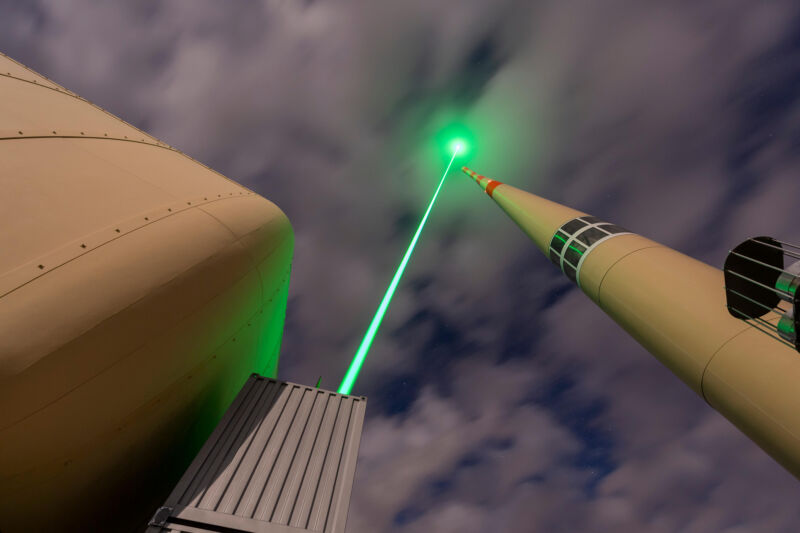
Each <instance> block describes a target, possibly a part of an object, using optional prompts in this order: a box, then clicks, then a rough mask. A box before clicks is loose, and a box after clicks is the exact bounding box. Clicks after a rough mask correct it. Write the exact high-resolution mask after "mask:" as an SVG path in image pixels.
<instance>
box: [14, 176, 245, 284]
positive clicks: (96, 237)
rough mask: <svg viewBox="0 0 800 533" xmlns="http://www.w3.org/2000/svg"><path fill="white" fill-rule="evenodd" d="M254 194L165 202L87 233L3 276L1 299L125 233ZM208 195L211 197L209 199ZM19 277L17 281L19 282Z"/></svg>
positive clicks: (222, 195)
mask: <svg viewBox="0 0 800 533" xmlns="http://www.w3.org/2000/svg"><path fill="white" fill-rule="evenodd" d="M253 194H255V193H252V192H247V193H246V194H245V193H244V192H243V191H242V192H239V194H233V193H232V192H229V193H228V194H227V195H224V194H223V193H218V196H217V197H216V198H213V195H212V194H209V195H207V196H203V197H201V198H199V199H192V200H182V201H176V202H172V203H169V204H166V205H162V206H161V207H159V208H157V209H152V210H150V211H146V212H144V213H140V214H139V215H136V216H134V217H130V218H127V219H125V220H123V221H122V222H118V223H116V224H110V225H108V226H106V227H105V228H102V229H100V230H97V231H94V232H92V233H89V234H88V235H85V236H83V237H81V238H79V239H74V240H72V241H70V242H69V243H68V244H66V245H64V246H61V247H59V248H57V249H55V250H53V251H51V252H48V253H47V254H45V255H43V256H39V257H38V258H36V259H33V260H30V261H28V262H26V263H23V264H22V265H20V266H18V267H17V268H15V269H13V270H11V271H9V272H6V273H4V274H3V275H0V299H2V298H4V297H5V296H8V295H9V294H11V293H13V292H14V291H16V290H18V289H20V288H22V287H24V286H25V285H27V284H29V283H31V282H33V281H35V280H36V279H38V278H40V277H41V276H44V275H46V274H48V273H49V272H53V271H54V270H57V269H59V268H61V267H62V266H64V265H66V264H67V263H70V262H72V261H74V260H75V259H77V258H79V257H81V256H83V255H85V254H87V253H89V252H91V251H93V250H96V249H98V248H100V247H102V246H105V245H106V244H108V243H110V242H112V241H115V240H117V239H119V238H121V237H124V236H125V235H128V234H130V233H132V232H134V231H136V230H138V229H141V228H143V227H145V226H149V225H150V224H153V223H155V222H158V221H160V220H164V219H166V218H168V217H171V216H173V215H177V214H178V213H182V212H183V211H188V210H189V209H194V208H198V207H200V206H202V205H206V204H210V203H212V202H219V201H221V200H230V199H232V198H240V197H242V196H251V195H253ZM208 198H211V199H210V200H209V199H208ZM200 211H202V212H203V213H204V214H206V215H208V216H210V215H209V214H208V213H207V212H206V211H205V210H203V209H200ZM212 218H213V217H212ZM214 220H215V221H216V222H219V221H218V220H217V219H216V218H214ZM123 228H124V231H123ZM226 229H227V228H226ZM229 231H230V230H229ZM234 238H235V236H234ZM248 256H249V254H248ZM50 265H52V266H50ZM15 279H16V280H17V281H15Z"/></svg>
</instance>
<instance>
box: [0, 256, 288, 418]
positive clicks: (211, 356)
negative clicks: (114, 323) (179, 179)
mask: <svg viewBox="0 0 800 533" xmlns="http://www.w3.org/2000/svg"><path fill="white" fill-rule="evenodd" d="M190 270H191V269H190ZM186 272H188V270H187V271H184V272H181V273H180V274H178V276H176V277H175V278H173V279H172V280H170V281H169V282H167V283H171V282H172V281H173V280H174V279H177V278H178V277H180V276H182V275H184V274H185V273H186ZM246 276H247V274H245V275H244V276H242V277H241V278H238V279H236V280H234V281H233V283H232V284H231V285H234V284H236V283H238V282H239V281H241V280H242V279H244V278H245V277H246ZM288 281H289V278H288V276H287V277H284V278H282V279H281V281H280V283H279V284H278V287H277V288H276V289H275V291H273V293H272V295H271V300H272V299H274V298H275V295H276V294H278V293H279V292H280V291H281V290H282V289H283V286H284V284H286V283H288ZM216 296H218V295H216ZM216 296H214V297H216ZM142 299H143V298H140V299H139V300H136V301H135V302H131V303H130V304H129V305H127V306H125V307H124V308H122V309H120V310H119V311H118V312H116V313H114V314H113V315H110V316H108V317H107V318H106V319H104V320H102V321H100V322H98V323H97V324H95V325H94V326H92V327H91V328H89V329H88V330H87V331H91V330H93V329H95V328H96V327H98V326H100V325H101V324H103V323H105V322H106V321H108V320H110V319H112V318H114V317H115V316H117V315H118V314H119V313H122V312H124V311H126V310H127V309H129V308H130V307H132V306H134V305H136V304H137V303H139V302H140V301H141V300H142ZM271 300H268V301H267V303H269V302H270V301H271ZM266 307H267V306H266V304H265V302H263V301H262V302H261V306H260V307H259V308H258V309H257V310H256V311H255V312H254V313H253V314H252V315H250V316H249V317H248V319H247V320H246V321H245V322H244V324H243V325H242V326H241V327H239V329H237V330H236V331H234V332H233V334H231V335H230V336H229V337H228V338H226V339H225V340H224V341H222V343H221V344H219V345H218V346H215V347H214V348H213V349H212V350H211V351H210V352H209V356H208V357H207V358H206V359H204V360H203V361H202V362H200V363H199V364H198V365H196V366H194V367H192V369H195V368H197V367H199V366H200V365H202V364H203V363H205V362H207V361H208V360H210V359H214V358H215V357H216V352H218V351H219V349H220V348H222V347H223V346H224V345H225V344H227V343H228V342H230V341H231V339H234V338H236V336H237V335H239V332H240V331H242V330H244V329H245V328H247V327H252V326H248V325H247V324H248V322H249V323H250V324H253V323H254V322H255V320H254V317H256V316H257V315H259V314H263V312H264V309H265V308H266ZM196 312H197V309H195V310H194V311H193V312H191V313H189V315H187V316H186V317H184V318H183V319H181V320H180V321H179V322H178V323H179V324H180V323H181V322H183V321H185V320H187V319H188V318H189V317H191V316H192V315H194V314H195V313H196ZM84 333H86V332H84ZM62 346H63V345H62ZM60 348H61V346H59V348H57V349H60ZM140 348H141V346H139V347H137V348H135V349H133V350H131V351H130V352H128V353H126V354H124V355H123V356H122V357H120V358H119V359H117V360H116V361H113V362H112V363H111V364H110V365H108V366H106V367H104V368H102V369H101V370H100V371H98V372H97V373H96V374H93V375H91V376H89V377H88V378H87V379H86V380H84V381H82V382H80V383H78V384H77V385H75V386H74V387H72V388H71V389H69V390H67V391H64V393H63V394H61V395H59V396H58V397H56V398H53V400H52V401H51V402H48V403H47V404H45V405H43V406H40V407H39V408H37V409H35V410H34V411H32V412H30V413H28V414H27V415H25V416H23V417H22V418H19V419H17V420H15V421H14V422H12V423H10V424H8V425H7V426H4V427H0V431H5V430H7V429H8V428H11V427H14V426H15V425H17V424H19V423H21V422H23V421H25V420H27V419H28V418H30V417H32V416H34V415H36V414H37V413H39V412H40V411H42V410H44V409H46V408H47V407H49V406H50V405H52V404H53V403H55V402H57V401H59V400H61V399H62V398H64V397H65V396H68V395H69V394H71V393H73V392H75V391H76V390H77V389H79V388H81V387H82V386H84V385H86V384H87V383H89V382H90V381H92V380H94V379H97V378H98V377H99V376H100V375H102V374H104V373H106V372H107V371H109V370H110V369H111V368H113V367H115V366H116V365H118V364H119V363H120V362H122V361H124V360H125V359H127V358H128V357H130V356H131V355H132V354H134V353H136V351H138V350H139V349H140ZM189 374H192V371H189V372H188V373H187V374H184V375H183V376H181V377H179V378H178V379H177V380H176V381H174V382H173V384H175V383H177V382H178V381H180V380H182V379H183V378H184V377H185V376H186V375H189ZM147 403H149V402H145V403H143V404H142V405H140V406H138V407H137V409H138V408H141V407H142V406H144V405H147ZM132 412H135V409H134V411H132ZM121 427H125V424H123V425H122V426H121Z"/></svg>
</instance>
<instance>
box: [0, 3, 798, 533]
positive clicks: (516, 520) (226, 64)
mask: <svg viewBox="0 0 800 533" xmlns="http://www.w3.org/2000/svg"><path fill="white" fill-rule="evenodd" d="M0 50H2V51H3V52H4V53H6V54H8V55H9V56H11V57H12V58H14V59H16V60H18V61H20V62H22V63H24V64H26V65H28V66H30V67H31V68H33V69H35V70H37V71H39V72H40V73H42V74H44V75H45V76H48V77H50V78H51V79H53V80H54V81H56V82H58V83H60V84H61V85H64V86H65V87H67V88H69V89H71V90H73V91H75V92H77V93H79V94H80V95H82V96H84V97H86V98H88V99H89V100H91V101H93V102H95V103H97V104H98V105H101V106H103V107H104V108H106V109H108V110H109V111H111V112H112V113H114V114H116V115H117V116H120V117H121V118H123V119H125V120H127V121H129V122H131V123H133V124H134V125H136V126H138V127H140V128H142V129H144V130H146V131H148V132H150V133H152V134H153V135H155V136H157V137H159V138H161V139H162V140H164V141H165V142H167V143H170V144H172V145H173V146H175V147H177V148H179V149H181V150H182V151H184V152H185V153H187V154H189V155H191V156H192V157H194V158H196V159H198V160H200V161H202V162H204V163H206V164H208V165H209V166H211V167H213V168H214V169H216V170H218V171H220V172H222V173H223V174H225V175H227V176H229V177H231V178H233V179H235V180H237V181H239V182H241V183H242V184H244V185H246V186H248V187H250V188H252V189H253V190H255V191H256V192H258V193H260V194H261V195H263V196H265V197H267V198H269V199H270V200H272V201H274V202H275V203H276V204H278V205H279V206H280V207H281V208H282V209H283V210H284V211H285V212H286V214H287V215H288V216H289V219H290V220H291V222H292V225H293V227H294V231H295V235H296V250H295V257H294V264H293V274H292V281H291V291H290V297H289V304H288V311H287V322H286V330H285V334H284V341H283V348H282V355H281V362H280V368H279V377H280V378H282V379H286V380H290V381H296V382H301V383H307V384H313V383H315V382H316V379H317V377H318V376H319V375H322V376H323V386H327V387H329V388H335V387H336V386H337V384H338V382H339V380H340V379H341V377H342V376H343V374H344V371H345V370H346V367H347V365H348V363H349V360H350V358H351V357H352V355H353V353H354V351H355V349H356V348H357V346H358V344H359V342H360V340H361V337H362V335H363V334H364V331H365V330H366V327H367V325H368V323H369V321H370V319H371V317H372V315H373V313H374V311H375V309H376V307H377V305H378V303H379V301H380V298H381V296H382V294H383V291H384V290H385V288H386V286H387V284H388V283H389V280H390V279H391V276H392V274H393V273H394V269H395V268H396V265H397V263H398V262H399V261H400V259H401V257H402V254H403V252H404V251H405V248H406V246H407V245H408V242H409V240H410V238H411V236H412V235H413V232H414V230H415V229H416V225H417V223H418V221H419V218H420V217H421V216H422V213H423V212H424V210H425V207H426V205H427V202H428V201H429V199H430V196H431V195H432V193H433V191H434V189H435V187H436V184H437V182H438V179H439V177H440V175H441V172H442V170H443V167H444V164H446V162H447V159H443V158H442V154H440V153H438V152H437V150H438V149H437V147H436V142H437V141H436V140H437V134H438V133H439V132H440V131H441V129H442V128H443V127H445V126H446V125H447V124H450V123H453V122H457V123H462V124H465V125H466V126H467V127H469V128H471V129H472V130H473V132H474V134H475V137H476V143H475V150H474V151H473V153H472V154H471V157H470V159H469V160H468V161H463V163H465V164H469V165H470V166H471V167H473V168H475V169H476V170H478V171H479V172H481V173H483V174H487V175H489V176H492V177H495V178H497V179H500V180H501V181H504V182H507V183H509V184H512V185H514V186H516V187H519V188H522V189H525V190H528V191H531V192H533V193H535V194H539V195H541V196H544V197H546V198H548V199H551V200H554V201H557V202H560V203H563V204H566V205H569V206H571V207H574V208H576V209H579V210H581V211H585V212H588V213H591V214H593V215H597V216H599V217H601V218H603V219H606V220H609V221H612V222H615V223H617V224H620V225H623V226H625V227H627V228H630V229H631V230H633V231H636V232H637V233H640V234H642V235H644V236H646V237H649V238H652V239H654V240H656V241H659V242H661V243H663V244H665V245H667V246H670V247H672V248H675V249H677V250H679V251H681V252H684V253H686V254H689V255H691V256H693V257H696V258H698V259H700V260H702V261H705V262H707V263H709V264H711V265H715V266H721V265H722V263H723V261H724V258H725V255H726V253H727V251H728V249H729V248H731V247H733V246H734V245H736V244H738V243H739V242H740V241H742V240H743V239H745V238H747V237H749V236H752V235H772V236H774V237H776V238H779V239H781V240H787V241H789V242H800V226H798V223H797V208H796V205H797V201H798V199H800V178H798V176H797V171H798V169H800V150H798V147H800V5H798V3H797V2H796V0H794V1H792V0H789V1H770V2H758V1H755V0H753V1H745V0H724V1H723V0H705V1H702V2H697V1H692V0H685V1H664V2H643V1H641V0H603V1H602V2H599V1H589V0H585V1H583V0H570V1H565V0H560V1H559V0H548V1H545V0H541V1H540V0H535V1H534V0H460V1H459V0H402V1H395V2H386V1H383V2H380V1H367V0H360V1H358V0H316V1H312V0H306V1H300V0H283V1H272V0H264V1H260V2H256V1H224V2H223V1H219V0H218V1H210V0H182V1H177V0H169V1H146V2H145V1H140V2H128V3H112V2H100V1H90V0H69V1H66V0H39V1H35V2H34V1H31V2H18V1H3V0H0ZM799 386H800V385H799ZM354 392H355V393H358V394H363V395H366V396H368V397H369V407H368V414H367V422H366V425H365V430H364V435H363V439H362V443H361V453H360V455H361V456H360V459H359V464H358V469H357V473H356V481H355V486H354V492H353V498H352V502H351V507H350V518H349V521H348V532H350V533H372V532H377V531H381V532H383V531H386V532H402V533H406V532H408V533H412V532H441V533H448V532H459V533H471V532H496V531H504V532H506V531H507V532H533V531H537V532H539V531H541V532H560V531H565V532H605V531H634V532H638V531H641V532H657V533H661V532H675V531H682V532H687V533H701V532H726V533H746V532H759V533H761V532H794V531H797V530H798V523H800V506H799V505H798V501H800V485H798V482H797V481H796V480H795V478H793V477H792V476H791V475H790V474H789V473H787V472H786V471H785V470H783V469H782V468H781V467H779V466H778V465H777V463H775V462H774V461H773V460H772V459H770V458H769V457H768V456H767V455H766V454H765V453H764V452H762V451H761V450H760V449H759V448H758V447H756V446H755V445H754V444H753V443H751V442H750V441H749V440H748V439H747V438H746V437H744V436H743V435H742V434H741V433H739V431H738V430H736V429H735V428H734V427H733V426H732V425H731V424H730V423H729V422H727V421H726V420H725V419H724V418H723V417H721V416H720V415H718V414H717V413H716V412H715V411H713V410H712V409H711V408H710V407H709V406H708V405H707V404H706V403H705V402H704V401H703V400H702V398H700V397H698V396H696V395H695V394H694V393H693V392H692V391H691V390H690V389H689V388H688V387H687V386H686V385H684V384H683V383H682V382H681V381H680V380H679V379H678V378H676V377H675V376H673V375H672V374H671V373H670V372H669V371H667V370H666V368H664V367H663V366H661V364H660V363H658V361H656V360H655V359H654V358H653V357H652V356H651V355H650V354H648V353H647V352H646V351H645V350H644V349H643V348H641V347H640V346H639V345H638V344H636V342H635V341H633V340H632V339H631V338H630V337H628V336H627V334H625V333H624V332H623V331H622V330H621V329H620V328H619V327H618V326H617V325H616V324H615V323H614V322H613V321H612V320H611V319H609V318H608V317H606V316H605V315H604V314H603V313H602V312H601V311H600V310H599V309H598V308H597V307H596V306H595V305H594V304H593V303H591V301H590V300H589V299H588V298H586V297H585V296H584V295H583V294H582V293H581V292H580V290H578V289H577V288H576V287H575V286H574V285H573V284H572V283H570V282H569V281H568V280H567V279H566V278H564V277H563V275H562V274H561V273H560V272H558V271H557V269H555V268H554V267H553V265H552V264H551V263H550V262H549V261H548V260H547V259H546V258H545V257H543V256H542V255H541V254H540V253H539V252H538V250H537V249H536V248H535V247H534V245H533V244H532V243H531V242H530V241H529V240H528V239H527V238H526V237H525V235H524V234H523V233H522V232H521V231H520V230H519V229H518V228H517V227H516V226H515V225H514V224H513V222H511V220H509V219H508V218H507V217H506V216H505V214H504V213H503V212H502V211H501V210H500V209H498V208H497V206H496V205H494V204H493V202H492V201H491V200H490V199H489V198H487V197H486V196H485V195H484V194H482V193H481V192H480V191H479V190H478V189H477V187H476V186H475V185H474V184H473V183H472V182H470V181H469V180H467V179H466V178H465V177H464V176H463V175H461V174H459V173H456V172H453V173H452V174H451V175H450V177H449V178H448V180H447V182H446V183H445V186H444V188H443V190H442V194H441V196H440V199H439V203H438V204H437V206H436V208H435V209H434V211H433V213H432V215H431V218H430V220H429V224H428V227H427V229H426V231H425V232H424V233H423V235H422V238H421V240H420V243H419V246H418V248H417V252H416V255H415V256H414V257H413V258H412V260H411V263H410V265H409V268H408V271H407V273H406V277H405V278H404V279H403V282H402V284H401V286H400V290H399V291H398V293H397V296H396V298H395V300H394V302H393V304H392V307H391V308H390V310H389V313H388V314H387V317H386V321H385V322H384V325H383V327H382V329H381V331H380V334H379V336H378V339H377V340H376V342H375V344H374V346H373V349H372V351H371V353H370V356H369V359H368V361H367V364H366V365H365V367H364V371H363V373H362V375H361V377H360V379H359V382H358V383H357V385H356V388H355V391H354Z"/></svg>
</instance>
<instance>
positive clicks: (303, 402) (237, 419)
mask: <svg viewBox="0 0 800 533" xmlns="http://www.w3.org/2000/svg"><path fill="white" fill-rule="evenodd" d="M366 403H367V401H366V398H365V397H360V396H345V395H341V394H337V393H335V392H332V391H327V390H323V389H317V388H313V387H307V386H305V385H297V384H294V383H285V382H281V381H276V380H273V379H269V378H265V377H262V376H259V375H257V374H253V375H252V376H251V377H250V379H248V381H247V383H246V384H245V386H244V387H243V388H242V390H241V392H240V393H239V395H238V396H237V397H236V399H235V400H234V402H233V404H232V405H231V406H230V408H229V409H228V411H227V412H226V413H225V416H224V417H223V418H222V421H221V422H220V423H219V425H218V426H217V428H216V429H215V430H214V432H213V433H212V434H211V437H209V439H208V441H207V442H206V443H205V445H204V446H203V448H202V449H201V450H200V453H199V454H198V455H197V457H196V458H195V460H194V461H193V462H192V464H191V466H190V467H189V469H188V470H187V471H186V473H185V474H184V475H183V477H182V478H181V480H180V482H179V483H178V485H177V486H176V487H175V489H174V490H173V491H172V494H171V495H170V496H169V498H168V499H167V501H166V503H165V504H164V506H163V507H161V508H160V509H158V511H156V513H155V515H154V516H153V519H152V520H151V521H150V524H149V526H150V527H149V528H148V530H147V531H148V533H157V532H162V531H185V532H202V531H253V532H255V531H258V532H267V533H290V532H292V531H297V529H301V530H307V531H324V532H326V533H339V532H343V531H344V528H345V522H346V520H347V510H348V507H349V502H350V491H351V489H352V486H353V476H354V474H355V468H356V459H357V457H358V446H359V442H360V440H361V430H362V426H363V422H364V412H365V409H366Z"/></svg>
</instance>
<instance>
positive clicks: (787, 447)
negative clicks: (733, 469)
mask: <svg viewBox="0 0 800 533" xmlns="http://www.w3.org/2000/svg"><path fill="white" fill-rule="evenodd" d="M462 171H463V172H464V173H465V174H466V175H467V176H469V177H471V178H472V179H473V180H474V181H475V182H476V183H477V184H478V185H479V186H480V187H481V189H483V190H484V191H485V192H486V193H487V194H488V195H489V196H490V197H491V198H492V199H493V200H494V201H495V202H496V203H497V204H498V205H499V206H500V207H501V208H502V209H503V210H504V211H505V212H506V213H507V214H508V215H509V216H510V217H511V219H512V220H514V222H516V223H517V225H518V226H519V227H520V228H521V229H522V230H523V231H524V232H525V233H526V234H527V235H528V236H529V237H530V238H531V240H533V242H534V243H535V244H536V246H537V247H538V248H539V249H540V250H541V251H542V252H543V253H544V254H545V255H547V256H548V257H549V258H550V260H551V261H552V262H553V263H554V264H555V265H556V266H557V267H558V268H560V269H561V271H562V272H563V273H564V274H565V275H566V276H567V277H568V278H569V279H570V280H572V281H573V282H575V283H576V284H577V285H578V287H580V289H581V290H582V291H583V292H584V293H585V294H586V295H587V296H588V297H589V298H590V299H591V300H592V301H594V302H595V303H596V304H597V305H598V306H600V308H601V309H602V310H603V311H605V313H606V314H608V315H609V316H610V317H611V318H612V319H614V321H615V322H617V324H619V325H620V326H621V327H622V328H623V329H625V330H626V331H627V332H628V333H629V334H630V335H631V336H633V337H634V338H635V339H636V340H637V341H638V342H639V343H640V344H641V345H642V346H644V347H645V348H646V349H647V350H648V351H649V352H650V353H652V354H653V355H654V356H655V357H656V358H657V359H658V360H659V361H661V363H663V364H664V365H665V366H666V367H667V368H669V369H670V370H671V371H672V372H673V373H675V374H676V375H677V376H678V377H679V378H681V379H682V380H683V381H684V382H685V383H686V384H687V385H688V386H689V387H691V388H692V390H694V391H695V392H696V393H697V394H699V395H700V396H702V397H703V398H704V399H705V400H706V401H707V402H708V403H709V405H711V406H712V407H713V408H714V409H716V410H717V411H718V412H720V413H721V414H722V415H723V416H725V417H726V418H727V419H728V420H730V421H731V422H732V423H733V424H734V425H736V426H737V427H738V428H739V429H740V430H741V431H742V432H744V433H745V434H746V435H747V436H748V437H750V438H751V439H752V440H753V441H754V442H755V443H756V444H758V445H759V446H760V447H761V448H762V449H763V450H764V451H766V452H767V453H768V454H769V455H771V456H772V457H773V458H774V459H775V460H776V461H778V462H779V463H780V464H781V465H783V466H784V467H785V468H786V469H787V470H789V472H791V473H792V474H793V475H794V476H795V477H797V478H800V354H799V353H798V350H799V349H800V343H798V339H797V333H796V332H797V331H798V330H799V329H800V328H798V316H800V314H799V313H798V299H799V298H800V294H798V290H797V288H798V286H800V262H798V260H800V248H798V247H797V246H795V245H791V244H789V243H784V242H780V241H778V240H776V239H773V238H770V237H756V238H753V239H748V240H747V241H745V242H743V243H741V244H740V245H739V246H737V247H736V248H734V249H733V250H732V251H731V252H730V254H729V255H728V258H727V260H726V262H725V267H724V270H719V269H717V268H714V267H712V266H709V265H707V264H705V263H702V262H700V261H698V260H696V259H693V258H691V257H689V256H686V255H684V254H682V253H679V252H677V251H675V250H672V249H670V248H668V247H666V246H663V245H661V244H659V243H657V242H654V241H651V240H650V239H647V238H645V237H642V236H640V235H637V234H635V233H633V232H631V231H628V230H626V229H624V228H621V227H619V226H617V225H615V224H612V223H608V222H605V221H602V220H600V219H598V218H597V217H593V216H590V215H588V214H586V213H583V212H581V211H577V210H575V209H572V208H569V207H566V206H563V205H560V204H557V203H555V202H551V201H549V200H545V199H544V198H541V197H539V196H535V195H533V194H530V193H528V192H525V191H522V190H520V189H517V188H515V187H512V186H510V185H507V184H504V183H501V182H499V181H497V180H493V179H490V178H487V177H485V176H482V175H480V174H478V173H476V172H475V171H473V170H470V169H469V168H467V167H463V168H462ZM787 259H788V260H787Z"/></svg>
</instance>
